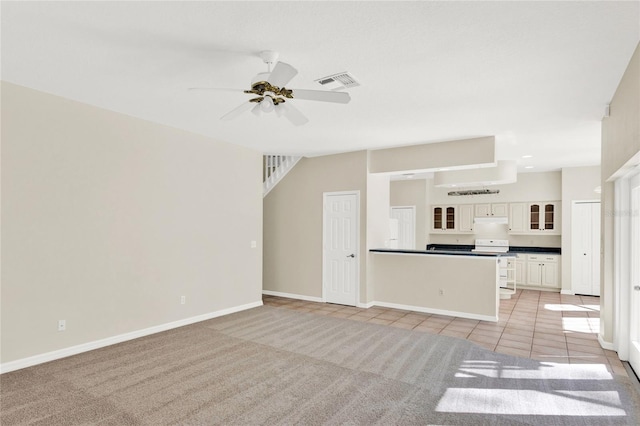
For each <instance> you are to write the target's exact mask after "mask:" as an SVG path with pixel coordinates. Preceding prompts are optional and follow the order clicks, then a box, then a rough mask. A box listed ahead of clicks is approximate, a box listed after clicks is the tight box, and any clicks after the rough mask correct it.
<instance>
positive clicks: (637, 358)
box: [629, 174, 640, 374]
mask: <svg viewBox="0 0 640 426" xmlns="http://www.w3.org/2000/svg"><path fill="white" fill-rule="evenodd" d="M630 183H631V184H630V185H629V191H630V203H629V204H630V207H631V215H630V216H631V253H630V260H631V262H630V267H631V271H630V272H631V273H630V281H631V298H630V314H631V315H630V319H631V323H630V327H629V329H630V333H629V334H630V336H629V337H630V344H629V363H630V364H631V367H633V369H634V370H635V372H636V373H637V374H640V174H637V175H636V176H634V177H633V178H632V179H631V182H630Z"/></svg>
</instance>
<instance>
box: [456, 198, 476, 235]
mask: <svg viewBox="0 0 640 426" xmlns="http://www.w3.org/2000/svg"><path fill="white" fill-rule="evenodd" d="M458 231H460V232H473V204H460V205H459V206H458Z"/></svg>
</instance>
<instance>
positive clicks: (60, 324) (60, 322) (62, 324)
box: [58, 320, 67, 331]
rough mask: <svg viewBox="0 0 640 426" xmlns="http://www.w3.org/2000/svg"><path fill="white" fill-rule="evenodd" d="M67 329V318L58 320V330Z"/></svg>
mask: <svg viewBox="0 0 640 426" xmlns="http://www.w3.org/2000/svg"><path fill="white" fill-rule="evenodd" d="M66 329H67V320H58V331H65V330H66Z"/></svg>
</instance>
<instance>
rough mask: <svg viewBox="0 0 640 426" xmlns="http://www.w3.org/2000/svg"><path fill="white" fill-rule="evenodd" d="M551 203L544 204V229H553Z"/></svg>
mask: <svg viewBox="0 0 640 426" xmlns="http://www.w3.org/2000/svg"><path fill="white" fill-rule="evenodd" d="M553 215H554V211H553V204H545V205H544V229H549V230H551V229H553Z"/></svg>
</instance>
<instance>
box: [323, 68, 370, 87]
mask: <svg viewBox="0 0 640 426" xmlns="http://www.w3.org/2000/svg"><path fill="white" fill-rule="evenodd" d="M315 81H317V82H318V83H320V85H321V86H323V87H325V88H327V89H330V90H340V89H348V88H350V87H356V86H360V83H358V81H357V80H356V79H355V77H354V76H352V75H351V74H349V73H348V72H347V71H345V72H341V73H338V74H333V75H329V76H327V77H322V78H319V79H317V80H315Z"/></svg>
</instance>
